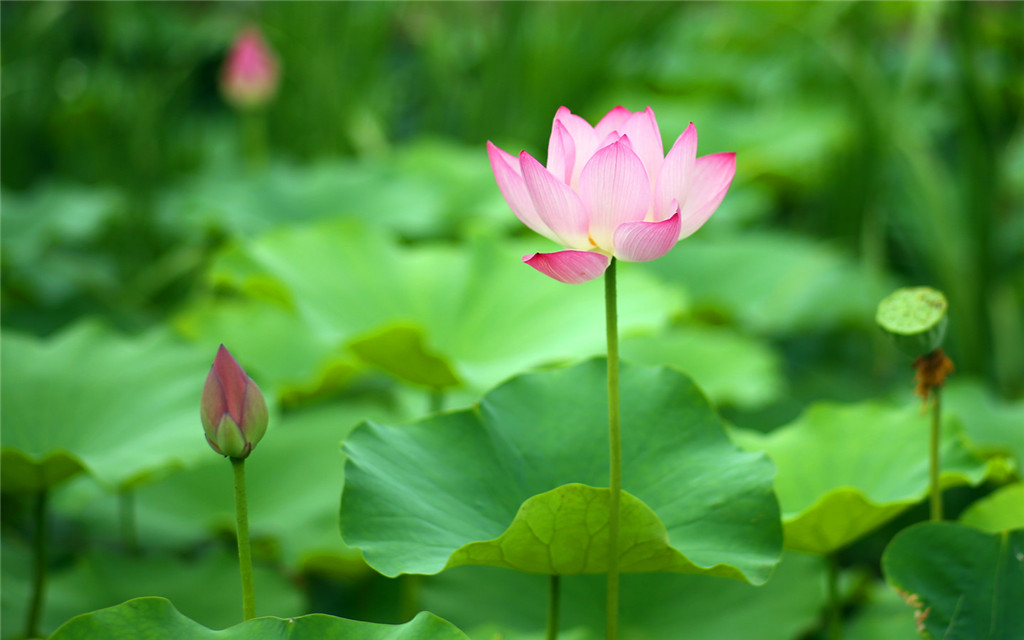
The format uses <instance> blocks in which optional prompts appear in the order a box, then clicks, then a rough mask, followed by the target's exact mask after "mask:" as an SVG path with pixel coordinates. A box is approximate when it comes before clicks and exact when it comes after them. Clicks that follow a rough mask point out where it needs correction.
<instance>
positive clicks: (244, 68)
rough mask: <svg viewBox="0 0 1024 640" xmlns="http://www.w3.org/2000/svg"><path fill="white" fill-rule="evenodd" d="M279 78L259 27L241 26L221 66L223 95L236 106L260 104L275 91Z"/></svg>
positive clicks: (252, 106)
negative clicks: (245, 27) (242, 27)
mask: <svg viewBox="0 0 1024 640" xmlns="http://www.w3.org/2000/svg"><path fill="white" fill-rule="evenodd" d="M279 78H280V72H279V66H278V63H277V58H276V57H275V56H274V52H273V51H272V50H271V49H270V47H269V46H267V43H266V42H265V41H264V40H263V36H262V35H260V32H259V30H258V29H256V28H255V27H249V28H247V29H244V30H243V31H242V32H241V33H239V34H238V37H237V38H235V43H234V45H233V46H232V47H231V53H230V54H228V59H227V61H225V63H224V68H223V69H222V70H221V76H220V88H221V92H222V93H223V94H224V97H225V98H226V99H227V101H228V102H230V103H231V104H233V105H234V106H236V107H238V108H239V109H251V108H254V107H260V106H263V105H264V104H266V103H267V102H268V101H269V100H270V98H272V97H273V96H274V94H275V93H276V92H277V82H278V80H279Z"/></svg>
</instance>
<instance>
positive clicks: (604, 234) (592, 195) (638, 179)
mask: <svg viewBox="0 0 1024 640" xmlns="http://www.w3.org/2000/svg"><path fill="white" fill-rule="evenodd" d="M579 191H580V199H581V200H582V201H583V205H584V206H585V207H586V210H587V213H589V214H590V237H591V238H592V239H593V242H594V243H595V244H596V245H597V246H598V247H600V248H602V249H604V250H606V251H608V252H611V250H612V247H613V246H614V245H613V240H614V234H615V230H616V229H617V228H618V227H619V225H621V224H622V223H624V222H635V221H637V220H643V219H644V216H646V215H647V210H648V208H649V207H650V204H651V183H650V181H649V180H648V178H647V172H646V171H645V170H644V165H643V163H642V162H640V158H638V157H637V155H636V154H635V153H633V150H632V149H631V148H630V145H629V139H628V138H626V137H625V136H623V137H622V138H621V139H620V140H619V141H618V142H615V143H613V144H611V145H609V146H607V147H605V148H604V149H601V150H600V151H598V152H597V153H595V154H594V157H593V158H591V159H590V162H588V163H587V166H586V167H584V168H583V173H582V174H580V188H579Z"/></svg>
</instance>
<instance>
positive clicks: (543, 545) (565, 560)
mask: <svg viewBox="0 0 1024 640" xmlns="http://www.w3.org/2000/svg"><path fill="white" fill-rule="evenodd" d="M605 376H606V372H605V362H604V361H603V360H591V361H587V362H584V363H582V364H579V365H576V366H573V367H569V368H560V369H553V370H547V371H543V372H539V373H534V374H527V375H522V376H518V377H516V378H513V379H512V380H510V381H509V382H507V383H505V384H504V385H502V386H501V387H499V388H497V389H495V390H494V391H491V392H490V393H488V394H487V395H486V396H485V397H484V398H483V399H482V400H481V401H480V403H479V404H478V405H476V406H474V407H472V408H469V409H465V410H462V411H456V412H450V413H445V414H440V415H437V416H434V417H431V418H427V419H426V420H424V421H422V422H419V423H416V424H412V425H405V426H399V427H389V426H385V425H381V424H377V423H374V422H367V423H363V424H362V425H360V426H359V427H357V428H356V430H355V431H353V433H352V435H350V436H349V438H348V440H347V441H346V443H345V446H344V450H345V452H346V453H347V454H348V462H347V463H346V484H345V489H344V492H343V494H342V508H341V527H342V535H343V537H344V538H345V540H346V542H348V543H349V544H351V545H353V546H355V547H358V548H360V549H361V550H362V551H363V554H364V557H365V558H366V561H367V562H368V563H369V564H370V565H371V566H372V567H374V568H375V569H377V570H378V571H380V572H381V573H384V574H385V575H396V574H398V573H427V574H432V573H437V572H439V571H441V570H442V569H444V568H445V567H446V566H452V565H454V564H460V563H463V562H476V561H482V562H484V563H486V564H494V565H497V566H508V567H515V566H519V565H524V564H525V565H527V566H528V567H529V570H532V571H545V570H548V569H547V568H546V566H543V564H544V563H545V562H549V563H550V566H551V567H554V568H555V569H556V570H563V568H570V569H571V570H573V571H603V570H604V567H603V566H602V562H601V560H600V559H598V558H593V559H591V560H588V561H586V562H584V563H583V564H580V563H579V562H578V560H579V558H578V555H577V554H578V551H579V546H581V545H586V544H587V541H589V540H590V539H591V537H592V536H593V535H595V533H596V532H599V531H600V530H601V529H602V527H604V526H606V524H607V516H606V515H605V516H602V512H601V510H600V504H601V503H600V501H599V500H596V499H595V498H596V497H597V496H599V495H600V491H599V490H595V489H592V488H580V487H576V488H575V489H574V488H572V487H566V486H564V485H573V484H574V483H586V484H589V485H591V487H593V486H598V487H600V486H602V485H607V482H608V475H607V474H608V471H607V438H606V436H605V435H604V434H605V429H606V422H607V398H606V387H605V385H606V380H605ZM622 420H623V422H622V423H623V489H624V490H625V491H626V492H627V493H628V494H630V496H633V497H635V498H636V501H635V502H634V500H633V498H626V499H625V500H624V503H625V504H627V505H630V504H633V505H634V506H637V507H638V509H637V511H635V512H633V513H632V515H628V516H627V517H629V518H630V520H629V521H628V522H624V523H623V528H624V530H625V531H630V530H633V529H634V528H638V530H640V529H645V530H647V531H650V527H651V526H652V525H653V524H654V523H653V521H652V520H651V516H652V514H653V515H654V516H656V517H655V518H654V520H660V525H661V526H663V527H664V529H665V530H666V531H667V542H668V545H669V546H671V547H672V548H674V550H675V551H676V552H678V553H679V554H682V556H685V558H687V559H688V560H689V562H691V563H693V565H695V567H686V566H682V565H681V564H680V563H679V562H677V561H676V560H675V559H671V560H670V559H668V558H678V556H673V555H671V554H670V555H669V556H668V557H663V558H662V560H663V562H657V563H645V564H643V565H642V569H643V570H644V571H658V570H662V571H665V570H667V571H678V570H693V571H701V572H705V573H712V574H715V575H729V576H733V577H741V578H743V579H746V580H748V581H750V582H753V583H758V584H759V583H761V582H763V581H764V580H765V579H766V578H767V576H768V573H769V572H770V571H771V567H772V566H773V565H774V564H775V563H776V562H777V559H778V550H779V544H780V539H779V534H780V530H779V524H778V512H777V506H776V503H775V498H774V496H773V495H772V493H771V488H770V487H771V475H772V468H771V465H770V464H768V463H767V461H766V460H765V459H764V458H762V457H760V456H758V455H756V454H749V453H744V452H741V451H739V450H738V449H736V448H735V447H734V446H733V445H732V444H731V442H730V441H729V440H728V438H727V437H726V435H725V432H724V430H723V427H722V424H721V422H720V420H719V419H718V417H717V416H716V415H715V413H714V410H713V409H712V408H711V406H710V405H708V403H707V400H706V399H705V398H704V396H703V395H702V394H701V392H700V391H699V390H698V389H697V388H696V387H695V386H694V384H693V383H692V382H691V381H690V380H689V378H687V377H686V376H685V375H683V374H682V373H679V372H678V371H674V370H670V369H665V368H646V367H640V366H636V365H629V364H625V365H624V366H623V368H622ZM553 489H554V490H555V491H553V492H552V490H553ZM547 492H552V493H550V494H547ZM574 492H578V495H576V496H575V497H578V498H581V499H580V500H579V501H578V502H575V503H573V505H574V506H573V507H572V508H571V509H569V512H568V513H567V514H566V515H567V518H568V520H567V522H571V523H572V524H571V525H568V527H567V529H566V530H561V529H558V528H552V526H551V522H552V520H551V518H550V517H549V516H550V514H551V513H552V508H553V507H554V506H558V505H564V504H565V500H566V499H567V498H569V497H570V496H571V495H572V494H573V493H574ZM540 494H547V495H546V496H541V495H540ZM588 500H593V501H592V502H589V503H588ZM640 501H642V502H640ZM524 503H526V504H524ZM587 504H593V505H594V506H595V509H594V511H593V512H591V514H590V515H591V516H592V518H591V519H587V517H586V515H587V514H586V505H587ZM641 506H643V507H644V508H639V507H641ZM520 507H522V508H523V511H521V510H520ZM533 507H536V508H538V513H537V514H535V513H532V511H531V508H533ZM517 514H518V515H519V517H518V518H517ZM538 514H539V515H538ZM635 518H636V519H635ZM545 519H547V522H544V520H545ZM638 519H643V520H644V521H645V523H644V524H640V522H639V520H638ZM530 524H533V525H534V526H539V527H546V529H543V530H541V529H538V531H542V533H541V534H540V536H537V535H534V532H532V531H530V529H529V526H525V527H524V526H523V525H530ZM506 529H507V530H508V531H506ZM503 534H505V536H506V537H505V538H504V539H503V540H502V541H501V544H502V545H506V546H509V547H511V548H515V549H522V548H524V547H528V548H529V549H530V550H529V555H530V556H531V557H529V558H524V557H518V558H516V559H515V560H513V561H509V559H507V558H502V557H500V554H496V553H491V552H488V553H487V554H484V556H482V557H472V555H471V552H472V551H473V550H474V549H479V547H477V546H475V545H476V544H477V543H480V542H484V541H489V540H494V539H495V538H498V537H499V536H502V535H503ZM566 540H570V541H572V540H574V541H575V543H576V544H575V545H573V544H567V545H565V546H562V545H563V543H564V542H565V541H566ZM623 543H624V546H623V548H622V549H621V551H622V552H623V553H625V552H627V551H628V547H627V546H626V541H625V540H624V541H623ZM539 556H543V557H539ZM624 560H628V556H624Z"/></svg>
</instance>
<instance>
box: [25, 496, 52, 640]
mask: <svg viewBox="0 0 1024 640" xmlns="http://www.w3.org/2000/svg"><path fill="white" fill-rule="evenodd" d="M49 497H50V494H49V492H48V491H47V490H46V489H43V490H42V491H40V492H39V494H38V495H36V500H35V505H34V507H33V510H32V515H33V518H34V520H35V532H34V536H33V540H32V546H33V553H34V555H35V558H34V560H35V563H34V566H33V571H32V600H31V601H30V603H29V607H28V618H27V620H26V621H25V636H26V637H28V638H38V637H41V636H42V634H41V633H39V618H40V617H42V614H43V596H44V594H45V593H46V565H47V548H46V546H47V545H46V543H47V541H48V538H49V535H48V534H49V532H48V531H47V526H46V524H47V523H46V504H47V502H48V501H49Z"/></svg>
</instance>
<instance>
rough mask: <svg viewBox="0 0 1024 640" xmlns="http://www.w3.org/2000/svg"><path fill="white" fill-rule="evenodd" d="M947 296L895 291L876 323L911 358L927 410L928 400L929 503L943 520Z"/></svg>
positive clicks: (950, 369) (919, 289)
mask: <svg viewBox="0 0 1024 640" xmlns="http://www.w3.org/2000/svg"><path fill="white" fill-rule="evenodd" d="M947 306H948V305H947V303H946V297H945V296H944V295H943V294H942V292H941V291H937V290H935V289H931V288H929V287H908V288H904V289H897V290H896V291H894V292H893V293H892V294H890V295H889V296H887V297H886V298H885V299H884V300H882V301H881V302H880V303H879V304H878V312H877V314H876V316H875V320H876V321H877V322H878V325H879V326H880V327H881V328H882V330H883V331H885V332H886V333H887V334H889V335H890V336H892V338H893V340H894V342H895V343H896V346H897V347H898V348H899V349H900V350H901V351H903V352H904V353H906V354H908V355H911V356H914V357H915V360H914V365H913V366H914V369H915V371H916V373H915V375H914V380H915V383H916V387H915V393H916V394H917V395H918V396H919V397H920V398H921V400H922V402H923V408H924V409H925V410H926V411H927V409H928V403H929V400H930V401H931V408H932V415H931V437H930V443H929V448H928V456H929V485H930V491H929V502H930V511H931V519H932V520H933V521H938V520H942V490H941V488H940V487H939V475H940V471H941V460H940V456H939V441H940V439H941V435H942V433H941V431H942V395H941V393H940V390H941V389H942V385H943V384H945V382H946V376H947V375H949V374H950V373H952V372H953V362H952V361H951V360H950V359H949V358H948V357H947V356H946V354H945V352H943V351H942V348H941V345H942V340H943V338H944V337H945V335H946V324H947V316H946V308H947Z"/></svg>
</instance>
